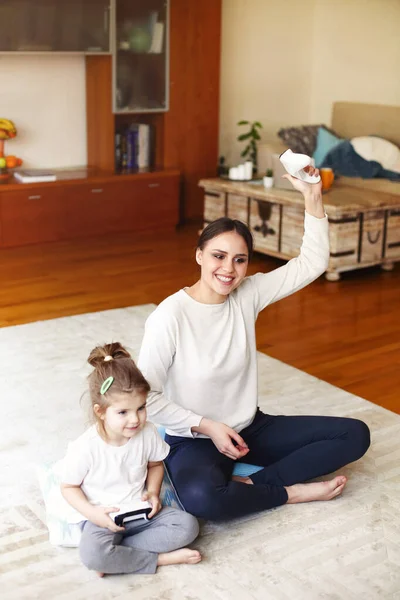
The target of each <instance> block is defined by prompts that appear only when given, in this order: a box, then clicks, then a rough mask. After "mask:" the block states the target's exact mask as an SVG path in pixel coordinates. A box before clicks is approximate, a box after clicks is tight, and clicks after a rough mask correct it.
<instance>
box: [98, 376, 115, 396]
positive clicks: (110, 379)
mask: <svg viewBox="0 0 400 600" xmlns="http://www.w3.org/2000/svg"><path fill="white" fill-rule="evenodd" d="M113 381H114V377H107V379H105V380H104V381H103V385H102V386H101V388H100V394H101V395H102V396H104V394H105V393H106V392H107V391H108V390H109V389H110V387H111V386H112V384H113Z"/></svg>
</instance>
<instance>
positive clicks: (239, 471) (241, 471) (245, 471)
mask: <svg viewBox="0 0 400 600" xmlns="http://www.w3.org/2000/svg"><path fill="white" fill-rule="evenodd" d="M157 430H158V433H159V434H160V436H161V437H162V439H163V440H164V439H165V427H161V426H159V427H157ZM263 468H264V467H259V466H257V465H252V464H250V463H243V462H237V463H235V466H234V467H233V475H237V476H238V477H249V476H250V475H253V473H257V472H258V471H261V470H262V469H263ZM171 485H172V481H171ZM174 490H175V488H174ZM175 493H176V492H175ZM177 497H178V496H177ZM178 501H179V500H178ZM179 502H180V501H179ZM181 506H182V505H181ZM182 508H183V506H182Z"/></svg>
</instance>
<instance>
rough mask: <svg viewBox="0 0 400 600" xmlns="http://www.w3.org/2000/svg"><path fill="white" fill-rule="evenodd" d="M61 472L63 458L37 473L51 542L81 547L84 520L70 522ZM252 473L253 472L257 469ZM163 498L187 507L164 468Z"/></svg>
mask: <svg viewBox="0 0 400 600" xmlns="http://www.w3.org/2000/svg"><path fill="white" fill-rule="evenodd" d="M235 466H236V465H235ZM247 466H248V465H247ZM62 472H63V469H62V460H59V461H57V462H56V463H54V464H51V465H47V464H43V465H36V474H37V477H38V480H39V486H40V490H41V492H42V496H43V500H44V504H45V507H46V522H47V527H48V530H49V542H50V544H53V545H54V546H65V547H67V548H75V547H76V546H79V540H80V539H81V533H82V525H83V523H84V521H81V523H70V522H69V521H68V514H69V513H70V511H71V507H70V506H69V504H68V503H67V502H66V500H64V498H63V495H62V494H61V489H60V485H61V481H62V479H61V476H62ZM252 472H254V469H253V471H252ZM160 498H161V502H162V504H163V506H172V507H173V508H178V509H180V510H184V508H183V506H182V504H181V502H180V500H179V498H178V494H177V493H176V490H175V488H174V485H173V483H172V481H171V479H170V477H169V474H168V471H167V469H166V468H165V469H164V479H163V482H162V486H161V493H160Z"/></svg>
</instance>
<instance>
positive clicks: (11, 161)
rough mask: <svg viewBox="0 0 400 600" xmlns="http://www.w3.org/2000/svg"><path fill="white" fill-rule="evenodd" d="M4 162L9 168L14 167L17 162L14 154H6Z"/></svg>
mask: <svg viewBox="0 0 400 600" xmlns="http://www.w3.org/2000/svg"><path fill="white" fill-rule="evenodd" d="M6 164H7V167H8V168H9V169H14V167H16V166H17V164H18V159H17V157H16V156H12V155H10V156H6Z"/></svg>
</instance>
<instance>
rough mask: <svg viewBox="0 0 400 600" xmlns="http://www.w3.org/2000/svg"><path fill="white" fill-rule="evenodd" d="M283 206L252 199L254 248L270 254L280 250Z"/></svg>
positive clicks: (251, 221) (251, 223)
mask: <svg viewBox="0 0 400 600" xmlns="http://www.w3.org/2000/svg"><path fill="white" fill-rule="evenodd" d="M280 219H281V206H280V205H279V204H273V203H272V202H267V201H265V200H255V199H251V203H250V230H251V233H252V234H253V239H254V250H256V251H257V252H262V253H265V254H268V251H270V250H272V251H273V252H279V232H280Z"/></svg>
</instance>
